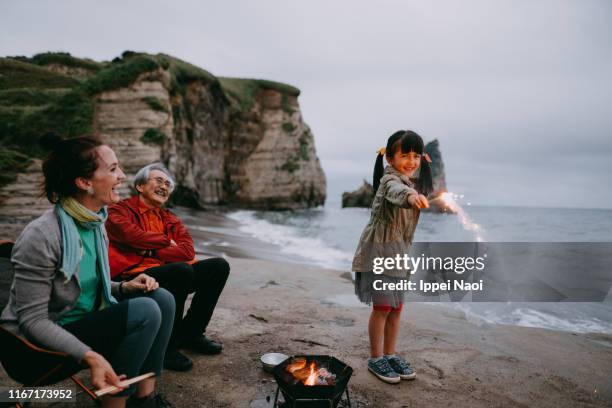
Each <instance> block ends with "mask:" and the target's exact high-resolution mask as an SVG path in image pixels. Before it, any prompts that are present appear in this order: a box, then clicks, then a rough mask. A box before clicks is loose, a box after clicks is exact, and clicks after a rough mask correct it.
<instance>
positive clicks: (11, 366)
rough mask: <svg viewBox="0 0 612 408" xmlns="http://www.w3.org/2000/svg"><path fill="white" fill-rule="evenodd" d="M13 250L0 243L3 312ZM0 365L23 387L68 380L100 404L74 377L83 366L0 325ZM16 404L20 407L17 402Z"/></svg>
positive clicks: (10, 277)
mask: <svg viewBox="0 0 612 408" xmlns="http://www.w3.org/2000/svg"><path fill="white" fill-rule="evenodd" d="M12 247H13V243H12V242H7V241H2V242H0V310H4V307H5V306H6V304H7V302H8V294H9V291H10V287H11V284H12V281H13V268H12V265H11V263H10V261H9V257H10V253H11V250H12ZM7 283H8V285H7ZM0 362H2V366H3V367H4V370H5V371H6V373H7V374H8V376H9V377H11V378H12V379H13V380H14V381H16V382H18V383H20V384H22V385H23V386H25V387H40V386H47V385H52V384H56V383H58V382H60V381H63V380H65V379H67V378H70V379H71V380H72V381H74V383H75V384H76V385H77V386H79V387H80V388H81V389H82V390H83V391H84V392H85V393H86V394H87V395H89V396H90V397H91V398H92V399H93V400H94V401H95V402H96V404H98V405H99V404H100V400H99V398H98V397H97V396H96V394H95V393H94V392H93V391H92V390H90V389H89V388H88V387H87V386H85V384H83V383H82V382H81V381H80V380H79V379H78V378H77V377H76V376H75V374H77V373H78V372H79V371H81V370H83V369H84V368H85V367H83V366H81V365H79V364H78V363H76V362H75V361H74V359H72V358H71V357H70V356H68V355H67V354H65V353H60V352H57V351H51V350H45V349H43V348H41V347H38V346H36V345H34V344H32V343H31V342H29V341H27V340H26V339H24V338H22V337H20V336H17V335H15V334H14V333H12V332H10V331H9V330H7V329H5V328H3V327H1V326H0ZM15 405H16V406H17V407H21V404H20V403H16V404H15Z"/></svg>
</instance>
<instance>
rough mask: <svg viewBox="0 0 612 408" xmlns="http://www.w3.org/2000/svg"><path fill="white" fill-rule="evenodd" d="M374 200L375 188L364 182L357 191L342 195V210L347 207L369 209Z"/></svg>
mask: <svg viewBox="0 0 612 408" xmlns="http://www.w3.org/2000/svg"><path fill="white" fill-rule="evenodd" d="M373 199H374V188H373V187H372V185H371V184H370V183H368V182H367V181H365V180H363V185H362V186H361V187H359V188H358V189H357V190H355V191H346V192H344V193H342V208H345V207H369V206H370V205H372V200H373Z"/></svg>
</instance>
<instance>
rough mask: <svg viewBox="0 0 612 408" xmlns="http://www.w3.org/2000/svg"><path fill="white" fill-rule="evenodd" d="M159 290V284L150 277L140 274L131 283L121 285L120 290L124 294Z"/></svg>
mask: <svg viewBox="0 0 612 408" xmlns="http://www.w3.org/2000/svg"><path fill="white" fill-rule="evenodd" d="M157 288H159V283H157V281H156V280H155V278H152V277H151V276H149V275H147V274H145V273H141V274H140V275H138V276H137V277H135V278H134V279H132V280H131V281H126V282H124V283H123V286H122V287H121V290H122V291H123V293H125V294H131V293H138V292H151V291H154V290H155V289H157Z"/></svg>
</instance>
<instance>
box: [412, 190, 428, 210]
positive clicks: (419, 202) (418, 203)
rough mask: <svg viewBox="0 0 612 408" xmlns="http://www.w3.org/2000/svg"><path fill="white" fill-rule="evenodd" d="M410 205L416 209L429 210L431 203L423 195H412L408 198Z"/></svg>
mask: <svg viewBox="0 0 612 408" xmlns="http://www.w3.org/2000/svg"><path fill="white" fill-rule="evenodd" d="M408 204H410V205H411V206H413V207H416V208H419V209H420V208H429V201H427V197H425V196H424V195H423V194H411V195H409V196H408Z"/></svg>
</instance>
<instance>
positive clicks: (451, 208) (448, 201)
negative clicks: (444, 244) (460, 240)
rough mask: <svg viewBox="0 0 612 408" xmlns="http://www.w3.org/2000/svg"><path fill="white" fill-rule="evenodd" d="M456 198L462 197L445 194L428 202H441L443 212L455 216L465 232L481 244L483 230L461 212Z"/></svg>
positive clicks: (461, 208) (461, 209)
mask: <svg viewBox="0 0 612 408" xmlns="http://www.w3.org/2000/svg"><path fill="white" fill-rule="evenodd" d="M457 198H463V195H461V196H458V195H456V194H453V193H450V192H445V193H442V194H440V195H439V196H437V197H436V198H434V199H431V200H429V201H430V202H434V201H438V200H439V201H441V202H442V206H443V207H444V210H445V211H448V212H452V213H455V214H457V217H459V222H460V223H461V225H462V226H463V228H464V229H465V230H466V231H472V232H473V233H474V235H475V236H476V242H483V241H484V238H483V235H484V230H483V229H482V227H481V226H480V225H478V224H476V223H475V222H474V221H473V220H472V219H471V218H470V216H469V215H468V214H467V213H466V212H465V211H464V210H463V207H461V205H460V204H459V203H458V202H457V200H456V199H457Z"/></svg>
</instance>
